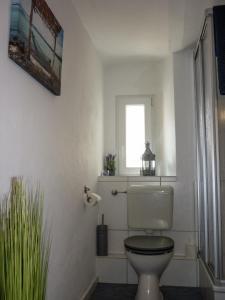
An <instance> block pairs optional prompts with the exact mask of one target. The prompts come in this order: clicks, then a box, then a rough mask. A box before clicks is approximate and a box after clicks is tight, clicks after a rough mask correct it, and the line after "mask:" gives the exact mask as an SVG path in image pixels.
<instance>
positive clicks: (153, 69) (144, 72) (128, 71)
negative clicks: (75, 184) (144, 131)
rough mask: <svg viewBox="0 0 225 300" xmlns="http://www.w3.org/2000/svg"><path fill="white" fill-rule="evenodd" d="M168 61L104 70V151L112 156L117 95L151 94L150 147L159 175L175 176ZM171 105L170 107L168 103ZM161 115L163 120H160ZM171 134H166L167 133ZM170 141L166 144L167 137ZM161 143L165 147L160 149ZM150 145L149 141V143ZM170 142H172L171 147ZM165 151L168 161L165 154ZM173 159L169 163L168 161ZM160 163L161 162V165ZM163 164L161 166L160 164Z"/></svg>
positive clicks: (173, 129) (134, 63)
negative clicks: (151, 146)
mask: <svg viewBox="0 0 225 300" xmlns="http://www.w3.org/2000/svg"><path fill="white" fill-rule="evenodd" d="M170 61H171V59H164V60H161V61H143V62H118V63H112V64H109V65H106V66H105V68H104V117H105V118H104V151H105V153H108V152H114V153H116V133H115V129H116V123H115V122H116V116H115V99H116V96H118V95H152V96H153V107H152V114H151V118H152V128H153V130H152V140H153V142H152V144H153V151H154V152H155V153H156V160H157V162H160V163H159V164H158V166H159V168H158V170H159V171H160V174H162V175H175V174H176V171H175V170H176V157H175V155H176V154H175V128H174V126H175V125H174V112H173V113H172V114H170V112H171V111H173V110H174V105H173V101H174V99H173V94H172V85H173V82H172V78H173V77H172V63H170ZM171 103H172V105H171V106H170V104H171ZM164 116H165V120H163V118H164ZM170 130H171V133H170V134H168V131H170ZM171 136H173V138H171V139H170V141H169V144H168V139H167V137H171ZM164 140H165V141H166V142H167V145H166V146H165V147H164ZM150 142H151V141H150ZM172 143H174V144H173V145H172ZM167 151H168V152H169V154H170V157H169V161H168V162H167V161H165V159H168V157H167V156H166V155H165V152H167ZM171 160H173V162H172V161H171ZM163 161H164V162H163ZM162 162H163V163H162Z"/></svg>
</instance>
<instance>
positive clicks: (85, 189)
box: [84, 185, 91, 194]
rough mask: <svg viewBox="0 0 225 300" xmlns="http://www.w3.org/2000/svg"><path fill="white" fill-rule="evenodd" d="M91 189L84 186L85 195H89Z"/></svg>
mask: <svg viewBox="0 0 225 300" xmlns="http://www.w3.org/2000/svg"><path fill="white" fill-rule="evenodd" d="M90 190H91V189H90V188H89V187H88V186H86V185H85V186H84V192H85V194H87V193H88V192H89V191H90Z"/></svg>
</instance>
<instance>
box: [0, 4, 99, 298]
mask: <svg viewBox="0 0 225 300" xmlns="http://www.w3.org/2000/svg"><path fill="white" fill-rule="evenodd" d="M48 4H49V6H50V7H51V8H52V10H53V12H54V13H55V15H56V16H57V18H58V20H59V21H60V23H61V25H62V27H63V28H64V31H65V40H64V57H63V70H62V95H61V96H60V97H55V96H54V95H53V94H51V93H50V92H49V91H47V90H46V89H45V88H44V87H43V86H41V85H40V84H39V83H38V82H37V81H35V80H34V79H32V78H31V76H29V75H28V74H27V73H25V72H24V71H23V70H22V69H21V68H19V67H18V66H17V65H16V64H15V63H14V62H12V61H11V60H9V59H8V56H7V45H8V36H9V13H10V0H4V1H1V2H0V28H1V30H0V40H1V43H0V87H1V91H0V107H1V109H0V148H1V155H0V190H1V194H2V193H5V192H7V190H8V188H9V180H10V177H11V176H16V175H23V176H24V178H25V179H26V180H28V181H29V182H37V181H39V182H40V184H41V188H42V189H43V191H44V193H45V205H46V208H47V210H48V214H49V219H48V221H49V223H51V224H52V226H51V228H52V237H53V244H52V253H51V261H50V273H49V284H48V299H52V300H53V299H54V300H57V299H59V300H62V299H66V300H70V299H71V300H72V299H73V300H76V299H80V297H81V295H82V294H83V292H84V291H85V289H86V288H87V287H88V285H89V284H90V282H91V281H92V280H93V279H94V278H95V225H96V219H97V215H96V213H97V212H96V210H95V209H92V210H88V209H85V207H84V205H83V202H82V192H83V186H84V185H85V184H87V185H89V186H90V187H91V188H93V189H95V186H96V179H97V175H99V173H100V171H101V168H102V140H103V139H102V115H103V114H102V106H103V104H102V69H101V63H100V61H99V59H98V57H97V55H96V52H95V49H94V47H93V46H92V43H91V41H90V39H89V37H88V35H87V33H86V31H85V30H84V28H83V26H82V25H81V22H80V20H79V17H78V15H77V14H76V12H75V10H74V8H73V6H72V4H71V2H70V0H65V1H63V3H62V1H61V0H48Z"/></svg>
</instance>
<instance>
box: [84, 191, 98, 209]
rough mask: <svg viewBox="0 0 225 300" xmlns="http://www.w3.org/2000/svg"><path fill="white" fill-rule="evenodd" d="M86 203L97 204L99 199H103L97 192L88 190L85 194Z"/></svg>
mask: <svg viewBox="0 0 225 300" xmlns="http://www.w3.org/2000/svg"><path fill="white" fill-rule="evenodd" d="M83 198H84V203H85V205H87V206H95V205H97V204H98V202H99V201H101V200H102V198H101V196H100V195H98V194H95V193H90V192H87V193H85V194H84V196H83Z"/></svg>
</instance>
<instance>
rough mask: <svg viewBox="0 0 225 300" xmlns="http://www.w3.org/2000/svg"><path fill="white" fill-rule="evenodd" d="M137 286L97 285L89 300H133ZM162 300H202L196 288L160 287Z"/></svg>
mask: <svg viewBox="0 0 225 300" xmlns="http://www.w3.org/2000/svg"><path fill="white" fill-rule="evenodd" d="M136 290H137V286H136V285H134V284H129V285H128V284H111V283H99V284H98V285H97V287H96V290H95V292H94V294H93V295H92V297H91V300H134V297H135V294H136ZM161 290H162V293H163V295H164V300H202V298H201V294H200V290H199V289H198V288H187V287H167V286H165V287H162V288H161Z"/></svg>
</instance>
